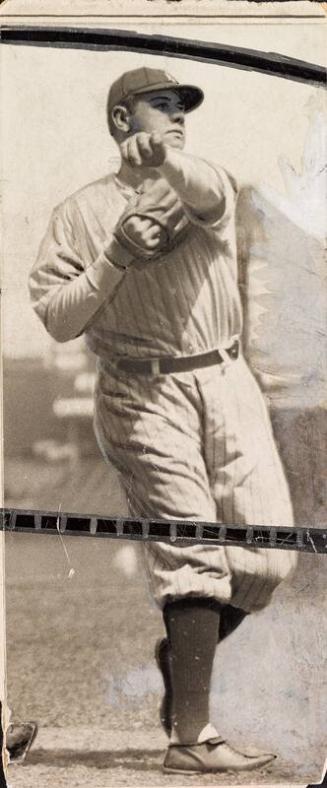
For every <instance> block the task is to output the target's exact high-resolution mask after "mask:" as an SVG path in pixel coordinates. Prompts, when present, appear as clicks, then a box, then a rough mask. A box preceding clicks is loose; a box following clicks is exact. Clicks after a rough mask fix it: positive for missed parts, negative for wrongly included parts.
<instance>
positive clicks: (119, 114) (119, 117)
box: [111, 104, 131, 134]
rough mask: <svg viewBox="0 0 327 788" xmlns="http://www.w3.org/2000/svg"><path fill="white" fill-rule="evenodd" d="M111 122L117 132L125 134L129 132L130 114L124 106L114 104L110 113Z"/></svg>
mask: <svg viewBox="0 0 327 788" xmlns="http://www.w3.org/2000/svg"><path fill="white" fill-rule="evenodd" d="M111 122H112V125H113V127H114V128H115V129H117V131H122V132H123V133H125V134H128V132H129V131H130V130H131V113H130V111H129V109H128V108H127V107H125V106H124V104H116V106H115V107H114V108H113V109H112V111H111Z"/></svg>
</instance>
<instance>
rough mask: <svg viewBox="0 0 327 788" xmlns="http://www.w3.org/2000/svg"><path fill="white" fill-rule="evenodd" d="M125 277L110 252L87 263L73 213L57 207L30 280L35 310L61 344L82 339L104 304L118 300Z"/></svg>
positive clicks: (63, 206) (65, 208) (64, 207)
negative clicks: (72, 217)
mask: <svg viewBox="0 0 327 788" xmlns="http://www.w3.org/2000/svg"><path fill="white" fill-rule="evenodd" d="M123 277H124V273H123V272H122V271H120V270H119V269H117V267H116V266H114V265H113V264H111V263H110V261H109V259H108V257H107V256H106V254H105V250H103V252H101V253H100V255H99V256H98V257H97V259H96V260H95V261H94V263H93V264H91V265H89V266H87V265H86V264H85V262H84V261H83V260H82V258H81V255H80V253H79V251H78V244H77V241H76V239H75V237H74V227H73V222H72V221H71V219H70V215H69V208H68V206H67V205H65V203H63V204H62V205H61V206H59V207H57V208H56V209H55V210H54V211H53V214H52V216H51V219H50V222H49V226H48V229H47V232H46V235H45V237H44V239H43V241H42V243H41V247H40V250H39V253H38V257H37V260H36V262H35V264H34V266H33V268H32V271H31V273H30V277H29V290H30V296H31V300H32V305H33V308H34V310H35V312H36V314H37V315H38V317H39V318H40V319H41V321H42V322H43V324H44V326H45V328H46V329H47V331H48V333H49V334H50V335H51V336H52V337H53V338H54V339H56V340H57V341H58V342H66V341H68V340H71V339H74V338H75V337H77V336H79V335H80V334H82V333H83V331H84V330H85V328H86V327H87V326H88V324H89V323H90V322H91V321H92V318H93V317H94V316H95V314H96V313H97V311H98V310H99V309H100V307H101V306H102V305H103V303H104V302H105V301H107V300H108V299H109V300H112V299H113V298H114V296H115V293H116V290H117V288H118V287H119V284H120V282H121V280H122V279H123Z"/></svg>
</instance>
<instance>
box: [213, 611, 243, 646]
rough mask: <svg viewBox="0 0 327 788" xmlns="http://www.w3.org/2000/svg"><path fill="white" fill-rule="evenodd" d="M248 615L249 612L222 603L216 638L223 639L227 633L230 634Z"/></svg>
mask: <svg viewBox="0 0 327 788" xmlns="http://www.w3.org/2000/svg"><path fill="white" fill-rule="evenodd" d="M248 615H249V613H246V612H245V610H241V608H239V607H233V606H232V605H224V607H223V608H222V611H221V617H220V624H219V636H218V640H219V641H221V640H224V638H226V637H228V635H231V634H232V632H234V630H235V629H237V627H238V626H239V625H240V624H241V623H242V621H243V619H244V618H245V617H246V616H248Z"/></svg>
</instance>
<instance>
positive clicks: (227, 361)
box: [219, 348, 232, 367]
mask: <svg viewBox="0 0 327 788" xmlns="http://www.w3.org/2000/svg"><path fill="white" fill-rule="evenodd" d="M219 353H220V355H221V357H222V359H223V361H224V364H225V366H226V367H228V366H230V365H231V363H232V359H231V357H230V356H229V355H228V353H227V350H225V349H224V348H219Z"/></svg>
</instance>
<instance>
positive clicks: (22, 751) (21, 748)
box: [6, 722, 38, 763]
mask: <svg viewBox="0 0 327 788" xmlns="http://www.w3.org/2000/svg"><path fill="white" fill-rule="evenodd" d="M37 731H38V726H37V723H36V722H21V723H19V722H17V723H16V722H15V723H13V722H11V723H10V724H9V725H8V728H7V731H6V750H8V752H9V756H10V762H12V761H16V762H17V763H22V761H24V760H25V758H26V755H27V753H28V751H29V749H30V748H31V746H32V744H33V741H34V739H35V737H36V734H37Z"/></svg>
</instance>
